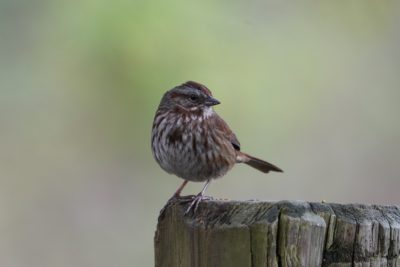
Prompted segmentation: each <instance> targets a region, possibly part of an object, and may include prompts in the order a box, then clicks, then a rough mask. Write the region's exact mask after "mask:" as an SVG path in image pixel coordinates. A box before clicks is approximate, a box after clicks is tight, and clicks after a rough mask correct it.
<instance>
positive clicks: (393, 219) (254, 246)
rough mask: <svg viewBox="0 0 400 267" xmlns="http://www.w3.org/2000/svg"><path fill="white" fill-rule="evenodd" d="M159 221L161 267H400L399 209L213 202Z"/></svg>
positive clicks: (171, 210) (180, 207)
mask: <svg viewBox="0 0 400 267" xmlns="http://www.w3.org/2000/svg"><path fill="white" fill-rule="evenodd" d="M186 208H187V202H185V201H180V200H172V201H170V202H168V203H167V205H166V206H165V207H164V209H163V210H162V212H161V213H160V216H159V221H158V226H157V231H156V235H155V240H154V241H155V262H156V264H155V265H156V267H189V266H194V267H205V266H207V267H213V266H215V267H225V266H226V267H283V266H289V267H291V266H294V267H297V266H304V267H314V266H329V267H345V266H346V267H347V266H349V267H352V266H355V267H366V266H368V267H375V266H377V267H378V266H379V267H380V266H385V267H386V266H388V267H400V209H399V208H398V207H396V206H376V205H370V206H367V205H360V204H349V205H341V204H326V203H307V202H289V201H282V202H276V203H271V202H261V201H244V202H238V201H222V200H210V201H204V202H202V203H201V204H200V207H199V209H198V210H197V212H196V214H194V215H193V214H190V215H187V216H184V211H185V209H186Z"/></svg>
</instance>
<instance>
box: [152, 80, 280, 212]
mask: <svg viewBox="0 0 400 267" xmlns="http://www.w3.org/2000/svg"><path fill="white" fill-rule="evenodd" d="M218 104H220V102H219V101H218V100H217V99H215V98H213V97H212V95H211V91H210V90H209V89H208V88H207V87H205V86H204V85H202V84H199V83H196V82H193V81H188V82H186V83H184V84H182V85H179V86H177V87H175V88H173V89H171V90H169V91H167V92H166V93H165V94H164V96H163V98H162V99H161V103H160V105H159V107H158V109H157V112H156V115H155V118H154V122H153V129H152V138H151V147H152V152H153V155H154V158H155V159H156V161H157V162H158V164H159V165H160V166H161V168H162V169H164V170H165V171H166V172H168V173H171V174H175V175H176V176H178V177H180V178H183V179H184V180H185V181H184V182H183V183H182V185H181V186H180V187H179V188H178V190H177V191H176V192H175V194H174V195H173V197H179V196H180V193H181V191H182V189H183V188H184V186H185V185H186V184H187V182H188V181H192V182H203V181H206V184H205V185H204V188H203V190H202V191H201V192H200V193H199V194H198V195H197V196H196V197H195V198H194V199H193V201H192V203H191V204H190V206H189V208H188V209H187V211H186V213H188V212H189V211H190V210H191V209H192V208H193V207H194V212H195V211H196V209H197V207H198V204H199V203H200V201H201V200H202V199H203V198H204V193H205V191H206V189H207V186H208V185H209V184H210V182H211V180H212V179H215V178H218V177H221V176H223V175H224V174H226V173H227V172H228V171H229V170H230V169H231V168H232V167H233V165H235V163H246V164H248V165H250V166H251V167H253V168H256V169H258V170H260V171H262V172H264V173H268V172H269V171H275V172H282V170H281V169H279V168H278V167H276V166H275V165H273V164H271V163H268V162H266V161H263V160H261V159H258V158H255V157H253V156H250V155H248V154H246V153H244V152H241V151H240V143H239V141H238V139H237V138H236V136H235V134H234V133H233V132H232V130H231V129H230V128H229V126H228V125H227V124H226V122H225V121H224V120H223V119H222V118H221V117H220V116H218V114H217V113H215V112H214V110H213V108H212V106H214V105H218Z"/></svg>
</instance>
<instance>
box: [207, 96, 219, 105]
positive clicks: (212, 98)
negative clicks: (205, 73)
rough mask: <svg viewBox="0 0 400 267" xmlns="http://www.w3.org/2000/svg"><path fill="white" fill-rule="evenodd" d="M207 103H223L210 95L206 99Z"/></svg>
mask: <svg viewBox="0 0 400 267" xmlns="http://www.w3.org/2000/svg"><path fill="white" fill-rule="evenodd" d="M205 104H206V105H207V106H215V105H218V104H221V102H219V101H218V100H217V99H215V98H214V97H212V96H209V97H208V98H207V99H206V101H205Z"/></svg>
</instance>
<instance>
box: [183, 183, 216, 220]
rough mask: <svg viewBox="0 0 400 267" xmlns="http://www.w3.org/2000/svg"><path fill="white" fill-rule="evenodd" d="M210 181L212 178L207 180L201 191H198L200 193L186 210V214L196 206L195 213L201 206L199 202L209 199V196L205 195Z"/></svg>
mask: <svg viewBox="0 0 400 267" xmlns="http://www.w3.org/2000/svg"><path fill="white" fill-rule="evenodd" d="M210 183H211V179H210V180H207V182H206V184H205V185H204V187H203V190H201V192H200V193H198V194H197V195H196V197H195V198H194V199H193V201H192V203H190V205H189V207H188V209H187V210H186V212H185V215H186V214H188V213H189V212H190V210H191V209H192V208H194V210H193V213H196V210H197V208H198V207H199V203H200V202H201V201H202V200H204V199H207V197H205V196H204V193H205V192H206V190H207V187H208V185H209V184H210Z"/></svg>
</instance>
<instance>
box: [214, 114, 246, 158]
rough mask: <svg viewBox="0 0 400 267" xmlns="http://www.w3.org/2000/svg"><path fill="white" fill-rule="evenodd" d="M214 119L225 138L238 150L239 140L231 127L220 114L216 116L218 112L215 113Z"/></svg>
mask: <svg viewBox="0 0 400 267" xmlns="http://www.w3.org/2000/svg"><path fill="white" fill-rule="evenodd" d="M215 120H216V123H215V125H216V127H217V129H218V130H219V131H221V132H222V133H223V134H224V135H225V137H226V139H228V140H229V141H230V142H231V144H232V146H233V147H234V148H235V150H238V151H240V142H239V140H238V139H237V137H236V135H235V133H234V132H233V131H232V130H231V128H229V126H228V124H227V123H226V122H225V121H224V120H223V119H222V118H221V117H220V116H218V114H215Z"/></svg>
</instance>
